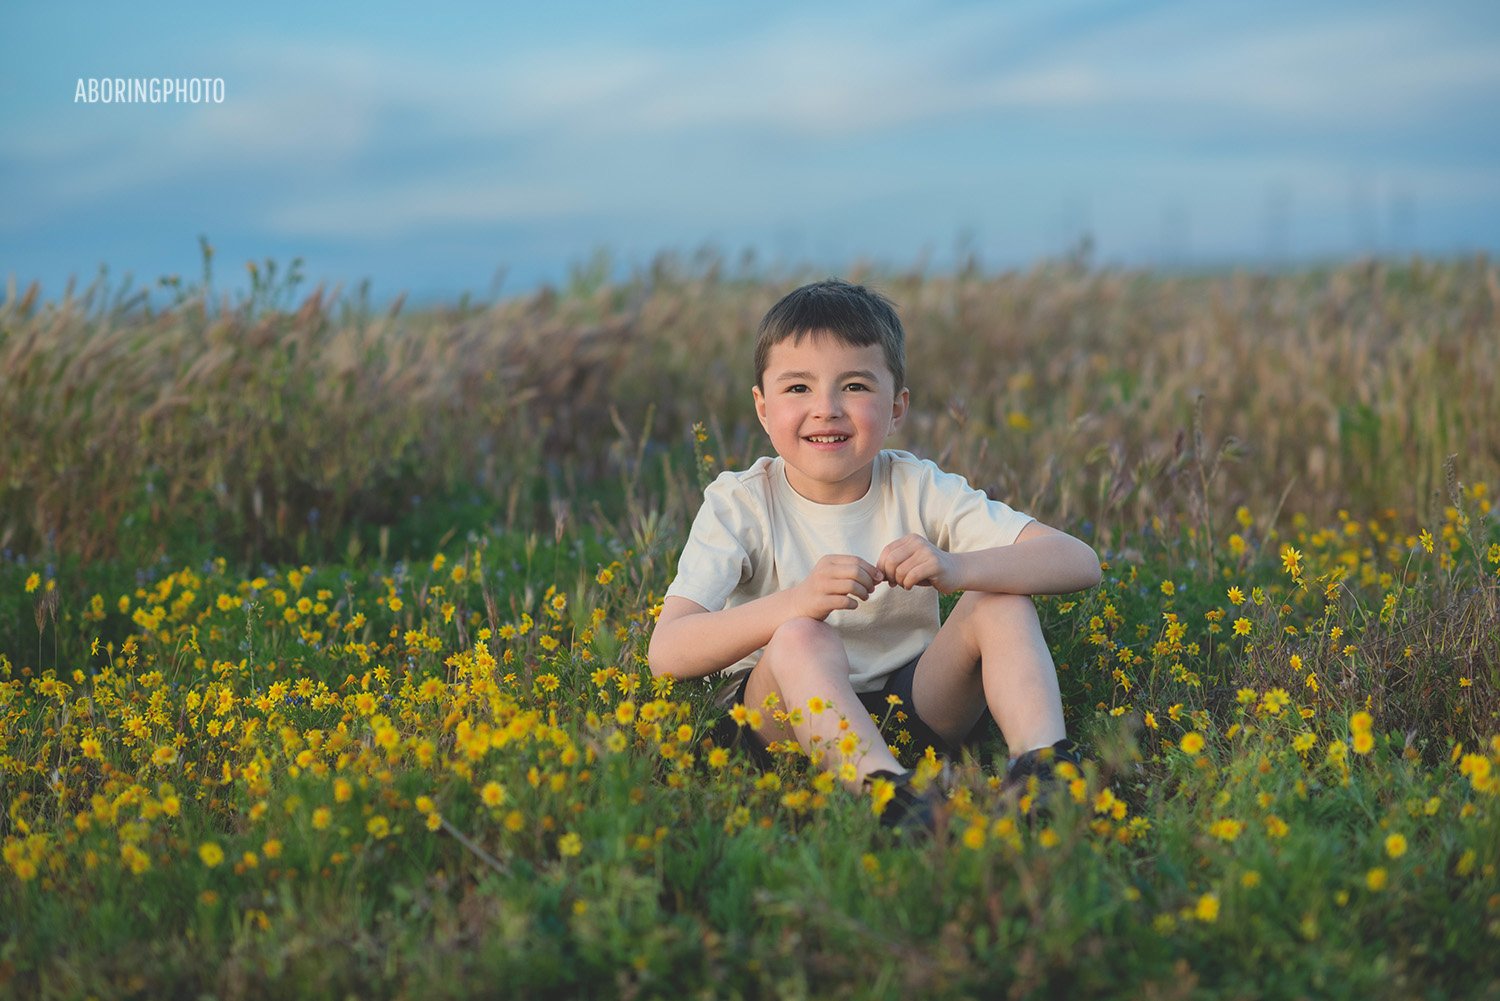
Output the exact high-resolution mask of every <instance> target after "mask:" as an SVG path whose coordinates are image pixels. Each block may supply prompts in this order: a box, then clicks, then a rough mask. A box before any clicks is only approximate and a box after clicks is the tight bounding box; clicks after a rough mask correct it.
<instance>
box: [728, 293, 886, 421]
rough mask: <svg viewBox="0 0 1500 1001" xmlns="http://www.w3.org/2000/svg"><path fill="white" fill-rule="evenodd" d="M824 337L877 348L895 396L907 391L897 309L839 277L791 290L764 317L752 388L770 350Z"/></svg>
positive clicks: (759, 376)
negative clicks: (814, 336) (893, 384)
mask: <svg viewBox="0 0 1500 1001" xmlns="http://www.w3.org/2000/svg"><path fill="white" fill-rule="evenodd" d="M822 333H826V334H829V335H831V336H832V337H834V338H836V339H837V340H839V341H841V342H843V343H844V344H848V345H850V346H852V347H866V346H868V345H871V344H878V345H880V347H881V348H882V349H883V350H884V352H885V361H886V364H887V365H888V366H889V367H890V370H891V375H893V376H894V377H895V379H896V392H897V393H899V392H901V390H902V389H904V388H905V387H906V331H905V330H904V329H903V328H902V326H901V318H900V317H899V316H897V315H896V307H895V304H894V303H892V302H891V301H890V300H889V299H887V298H886V297H885V296H883V295H881V294H880V293H879V292H874V291H871V290H870V289H867V288H865V287H864V286H863V285H854V284H851V283H850V282H846V281H844V280H842V279H840V278H829V279H827V280H826V281H821V282H814V283H812V284H811V285H803V286H802V287H801V288H798V289H793V290H792V291H791V292H788V293H787V294H786V295H784V296H783V297H782V298H781V301H780V302H778V303H777V304H776V305H774V306H772V307H771V309H770V312H768V313H766V316H765V319H763V320H761V321H760V329H759V330H758V331H757V333H756V337H755V384H756V385H757V386H760V385H761V379H762V378H763V377H764V376H765V374H766V362H767V361H769V359H770V356H771V348H772V347H774V346H775V345H777V344H780V343H781V342H782V341H785V340H790V341H791V342H792V343H793V344H800V343H802V338H804V337H806V336H808V335H809V334H822ZM762 388H764V387H762Z"/></svg>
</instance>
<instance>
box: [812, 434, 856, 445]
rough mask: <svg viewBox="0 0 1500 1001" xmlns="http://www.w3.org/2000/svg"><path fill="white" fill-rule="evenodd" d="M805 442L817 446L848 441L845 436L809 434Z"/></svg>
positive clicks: (847, 437)
mask: <svg viewBox="0 0 1500 1001" xmlns="http://www.w3.org/2000/svg"><path fill="white" fill-rule="evenodd" d="M807 440H808V441H810V442H813V443H815V444H818V445H835V444H837V443H839V442H841V441H848V440H849V436H848V435H846V434H810V435H808V436H807Z"/></svg>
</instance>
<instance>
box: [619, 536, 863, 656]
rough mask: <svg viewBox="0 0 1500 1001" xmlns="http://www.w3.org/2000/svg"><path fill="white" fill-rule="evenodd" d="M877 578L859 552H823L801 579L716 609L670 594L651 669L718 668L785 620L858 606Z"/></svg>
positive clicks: (761, 642)
mask: <svg viewBox="0 0 1500 1001" xmlns="http://www.w3.org/2000/svg"><path fill="white" fill-rule="evenodd" d="M880 580H881V577H880V572H879V571H878V570H876V569H875V567H873V566H872V565H870V564H869V563H866V562H865V561H864V560H862V559H860V558H859V557H857V556H825V557H823V558H822V559H821V560H819V561H818V562H817V565H816V566H814V567H813V570H812V573H811V574H810V575H809V576H808V578H807V579H806V580H804V581H802V582H801V583H800V584H797V585H795V586H794V587H789V588H787V589H786V590H784V591H778V592H776V593H775V594H768V595H766V596H765V597H763V598H757V599H755V600H754V601H749V602H746V603H745V604H743V605H735V606H733V607H732V608H725V609H722V610H720V611H717V612H710V611H708V610H707V609H705V608H704V607H703V606H702V605H700V604H698V603H697V602H696V601H690V600H689V599H687V598H680V597H677V596H669V597H668V598H667V599H666V600H665V601H664V602H662V608H661V614H660V615H659V616H657V619H656V627H655V628H654V629H653V630H652V631H651V644H650V647H649V648H648V649H647V652H646V659H647V660H648V661H649V663H650V665H651V673H652V674H653V675H656V676H658V677H659V676H661V675H664V674H665V675H670V676H672V677H674V678H701V677H703V676H705V675H709V674H712V673H714V672H715V671H722V670H723V669H724V668H726V667H728V666H730V665H731V664H733V663H735V662H736V661H738V660H740V659H741V658H742V657H745V656H746V655H748V654H751V653H754V652H755V651H756V650H759V649H760V648H761V647H763V646H765V645H766V644H767V643H769V642H770V641H771V636H772V634H773V633H775V632H776V630H777V629H778V628H780V627H781V625H782V623H784V622H786V621H788V620H789V619H794V618H799V617H806V618H811V619H817V620H819V621H822V620H824V619H827V618H828V616H829V615H830V614H831V613H832V612H835V611H837V610H839V609H841V608H857V607H858V606H859V603H860V602H861V601H864V600H865V599H866V598H868V597H869V596H870V592H871V591H872V590H874V588H875V585H876V584H877V583H879V582H880Z"/></svg>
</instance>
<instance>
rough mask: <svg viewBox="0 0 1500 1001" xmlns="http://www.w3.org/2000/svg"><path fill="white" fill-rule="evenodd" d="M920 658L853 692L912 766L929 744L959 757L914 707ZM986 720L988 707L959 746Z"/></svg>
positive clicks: (739, 700)
mask: <svg viewBox="0 0 1500 1001" xmlns="http://www.w3.org/2000/svg"><path fill="white" fill-rule="evenodd" d="M920 659H921V658H920V657H914V658H912V659H911V660H910V661H908V662H907V663H905V664H903V665H902V666H901V667H898V668H897V669H896V670H894V671H892V672H891V673H890V674H888V675H886V676H885V684H884V685H883V686H882V687H880V688H878V689H876V690H875V691H873V692H856V693H855V694H856V695H858V696H859V701H860V702H862V703H863V704H864V707H865V710H866V711H867V712H869V714H870V715H871V716H872V717H873V718H874V720H875V723H876V725H878V726H879V727H880V733H881V735H882V736H883V737H885V741H886V743H887V744H889V745H890V747H891V751H892V752H893V753H894V754H895V755H896V758H897V759H898V760H899V761H900V762H901V763H902V764H903V765H906V766H908V767H910V766H911V765H914V764H915V763H916V762H917V759H919V758H921V757H922V756H923V755H924V754H925V753H926V751H927V748H928V747H931V748H932V749H933V751H934V752H935V753H936V754H937V755H938V756H939V757H943V758H951V759H956V758H957V757H958V748H955V747H954V746H953V745H952V744H950V743H949V742H948V741H946V740H944V739H943V738H942V737H941V736H939V735H938V732H937V731H936V730H934V729H933V728H932V727H930V726H928V725H927V722H926V721H925V720H923V719H922V716H921V714H920V712H919V711H918V710H917V705H916V701H915V700H914V699H913V698H912V691H911V688H912V681H913V679H914V678H916V676H917V661H918V660H920ZM750 674H751V672H750V671H746V672H745V674H744V676H743V677H741V678H740V679H739V682H738V684H737V685H736V686H735V689H734V699H733V700H732V701H731V702H730V705H737V704H743V703H744V701H745V687H746V686H747V685H748V684H749V683H750ZM892 695H894V696H896V697H897V698H898V699H900V700H901V702H900V704H899V705H897V706H894V707H893V706H892V705H891V703H890V696H892ZM751 708H754V707H751ZM989 722H990V714H989V710H985V711H984V712H983V713H982V714H981V715H980V718H979V722H978V723H977V724H976V725H975V727H974V729H973V730H972V731H970V733H969V734H968V735H967V736H966V737H965V738H964V740H963V741H962V742H961V745H960V746H962V745H965V744H968V743H969V742H970V741H972V740H974V739H976V738H977V737H978V736H980V735H982V734H983V733H984V732H985V729H986V726H987V724H989ZM747 730H748V728H747ZM754 743H755V744H756V745H760V743H761V742H760V741H759V739H758V738H757V739H756V740H755V742H754ZM757 750H763V745H761V746H760V747H757Z"/></svg>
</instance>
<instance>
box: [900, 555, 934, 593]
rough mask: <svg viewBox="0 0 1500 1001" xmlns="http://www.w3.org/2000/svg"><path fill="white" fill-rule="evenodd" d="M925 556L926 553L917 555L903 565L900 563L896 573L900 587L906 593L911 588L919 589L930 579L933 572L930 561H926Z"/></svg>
mask: <svg viewBox="0 0 1500 1001" xmlns="http://www.w3.org/2000/svg"><path fill="white" fill-rule="evenodd" d="M926 555H927V554H926V553H918V554H917V555H915V556H913V557H911V558H910V559H908V560H907V561H906V562H905V563H902V564H901V566H900V568H899V569H898V570H897V571H896V573H897V575H898V576H899V578H900V580H901V586H902V587H904V588H906V589H907V590H908V591H909V590H911V589H912V588H913V587H919V586H921V585H922V584H925V583H927V581H928V580H929V579H931V577H932V571H933V567H932V561H931V560H928V559H927V558H926Z"/></svg>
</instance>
